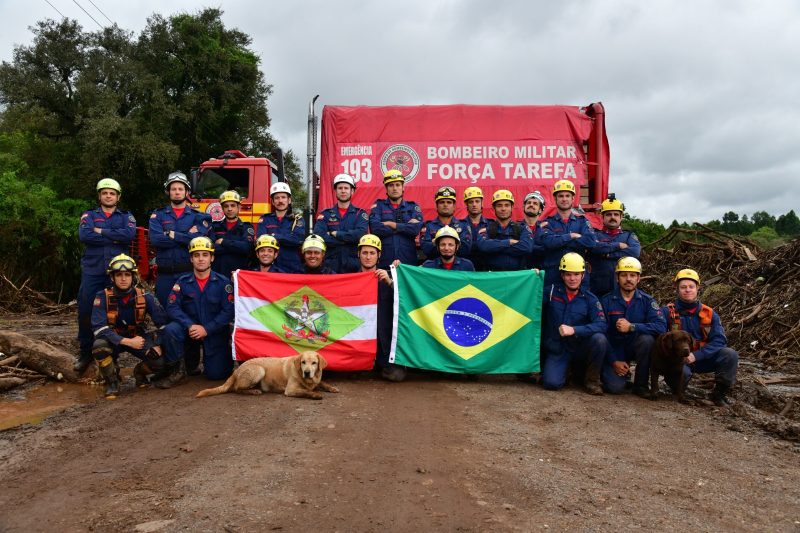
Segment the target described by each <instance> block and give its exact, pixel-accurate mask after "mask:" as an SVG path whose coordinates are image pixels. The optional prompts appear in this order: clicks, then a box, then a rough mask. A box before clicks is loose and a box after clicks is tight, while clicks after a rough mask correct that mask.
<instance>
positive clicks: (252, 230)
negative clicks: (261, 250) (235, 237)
mask: <svg viewBox="0 0 800 533" xmlns="http://www.w3.org/2000/svg"><path fill="white" fill-rule="evenodd" d="M247 234H248V235H255V234H256V230H254V229H253V226H247Z"/></svg>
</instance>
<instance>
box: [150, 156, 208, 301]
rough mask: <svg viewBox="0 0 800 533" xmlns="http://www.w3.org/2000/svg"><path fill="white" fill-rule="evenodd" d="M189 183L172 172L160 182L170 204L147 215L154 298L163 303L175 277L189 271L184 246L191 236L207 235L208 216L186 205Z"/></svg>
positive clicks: (189, 265) (190, 265) (183, 177)
mask: <svg viewBox="0 0 800 533" xmlns="http://www.w3.org/2000/svg"><path fill="white" fill-rule="evenodd" d="M191 190H192V186H191V184H190V183H189V180H188V179H186V176H185V175H184V174H183V173H182V172H173V173H172V174H170V175H169V176H168V177H167V181H165V182H164V192H165V193H166V194H167V195H168V196H169V202H170V204H169V205H168V206H166V207H162V208H159V209H156V210H155V212H153V214H152V215H150V224H149V234H150V246H152V247H153V248H154V249H155V251H156V265H157V266H158V271H157V276H156V298H158V301H159V302H160V303H161V305H163V306H166V305H167V298H168V296H169V291H170V289H172V286H173V285H175V280H177V279H178V278H179V277H180V276H182V275H184V274H186V273H187V272H191V270H192V263H191V261H189V252H187V251H186V247H187V246H188V245H189V242H190V241H191V240H192V239H194V238H195V237H205V236H208V234H209V232H210V231H211V217H210V216H209V215H207V214H205V213H200V212H199V211H196V210H195V209H192V207H191V206H189V205H188V194H189V192H191Z"/></svg>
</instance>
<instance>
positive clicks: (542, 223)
mask: <svg viewBox="0 0 800 533" xmlns="http://www.w3.org/2000/svg"><path fill="white" fill-rule="evenodd" d="M545 226H547V221H546V220H545V221H544V222H541V223H540V224H539V227H540V228H543V227H545Z"/></svg>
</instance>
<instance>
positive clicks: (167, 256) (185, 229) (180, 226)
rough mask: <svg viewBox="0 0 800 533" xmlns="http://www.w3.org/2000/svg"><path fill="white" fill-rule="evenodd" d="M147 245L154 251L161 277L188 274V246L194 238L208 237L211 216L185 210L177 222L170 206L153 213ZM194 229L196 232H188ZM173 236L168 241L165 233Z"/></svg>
mask: <svg viewBox="0 0 800 533" xmlns="http://www.w3.org/2000/svg"><path fill="white" fill-rule="evenodd" d="M149 228H150V229H149V233H150V245H151V246H152V247H153V248H155V250H156V264H157V265H158V268H159V270H160V271H162V272H164V273H174V272H186V271H188V270H191V268H192V267H191V262H190V261H189V242H190V241H191V240H192V239H194V238H195V237H208V236H209V232H210V231H211V216H209V215H207V214H205V213H201V212H199V211H197V210H195V209H193V208H191V207H189V206H187V207H186V208H185V209H184V210H183V213H182V214H181V216H180V218H177V217H176V216H175V211H173V210H172V206H167V207H162V208H159V209H156V210H155V211H154V212H153V214H152V215H150V225H149ZM192 228H196V229H197V231H196V232H192V231H190V230H191V229H192ZM170 231H174V232H175V238H174V239H171V238H170V236H169V232H170Z"/></svg>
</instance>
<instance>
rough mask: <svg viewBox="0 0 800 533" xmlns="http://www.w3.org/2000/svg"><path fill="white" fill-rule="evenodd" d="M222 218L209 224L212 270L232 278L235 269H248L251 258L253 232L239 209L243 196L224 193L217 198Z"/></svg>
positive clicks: (234, 193) (254, 233)
mask: <svg viewBox="0 0 800 533" xmlns="http://www.w3.org/2000/svg"><path fill="white" fill-rule="evenodd" d="M219 203H220V205H221V206H222V211H223V212H224V213H225V218H223V219H222V220H220V221H219V222H214V223H213V224H212V225H211V235H210V237H211V240H212V241H214V262H213V263H212V264H211V268H212V269H213V270H214V272H219V273H220V274H222V275H223V276H226V277H228V278H230V277H231V273H232V272H233V271H234V270H238V269H240V268H247V264H248V263H249V262H250V256H251V255H253V241H254V240H255V235H256V232H255V230H254V229H253V225H252V224H248V223H246V222H242V219H240V218H239V209H240V207H241V204H242V197H241V196H240V195H239V193H238V192H236V191H225V192H223V193H222V194H221V195H220V197H219Z"/></svg>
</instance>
